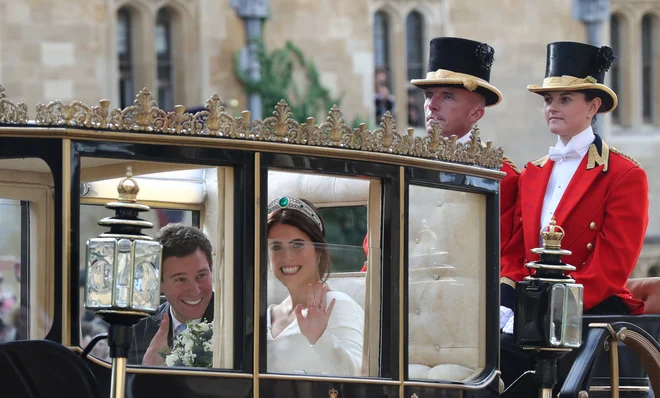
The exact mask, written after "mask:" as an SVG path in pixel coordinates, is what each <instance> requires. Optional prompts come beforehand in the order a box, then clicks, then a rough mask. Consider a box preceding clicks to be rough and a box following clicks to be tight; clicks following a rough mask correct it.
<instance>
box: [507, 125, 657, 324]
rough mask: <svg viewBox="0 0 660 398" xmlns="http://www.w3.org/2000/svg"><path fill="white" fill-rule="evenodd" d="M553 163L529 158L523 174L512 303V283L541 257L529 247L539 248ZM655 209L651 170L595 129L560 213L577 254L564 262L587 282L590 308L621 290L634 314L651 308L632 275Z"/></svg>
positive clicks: (510, 273) (511, 269) (567, 243)
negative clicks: (631, 285)
mask: <svg viewBox="0 0 660 398" xmlns="http://www.w3.org/2000/svg"><path fill="white" fill-rule="evenodd" d="M553 165H554V162H553V161H552V160H549V159H548V157H547V156H546V157H543V158H541V159H539V160H537V161H534V162H530V163H528V164H527V165H526V166H525V169H524V170H523V171H522V173H521V174H520V177H519V179H518V199H517V201H516V210H515V215H514V219H515V220H516V223H517V225H516V226H515V227H514V229H515V234H514V236H513V237H512V239H511V241H510V242H509V244H508V245H506V247H505V248H504V249H503V252H502V263H501V272H502V285H501V286H502V305H505V306H507V307H509V308H512V309H513V308H514V307H513V302H514V301H515V299H514V297H515V291H514V289H512V287H513V286H515V282H518V281H521V280H523V279H524V277H525V276H527V275H530V273H531V270H529V269H528V268H526V267H525V263H526V262H529V261H537V260H538V259H539V256H538V255H536V254H532V253H531V252H530V251H531V250H532V249H533V248H535V247H539V246H540V243H539V240H540V239H539V238H540V230H541V209H542V207H543V200H544V197H545V191H546V186H547V184H548V180H549V179H550V173H551V172H552V168H553ZM648 211H649V195H648V181H647V178H646V173H645V172H644V170H643V169H642V168H641V167H640V165H639V164H638V163H637V162H636V161H635V160H633V159H632V158H630V157H628V156H626V155H625V154H622V153H620V152H618V151H616V150H615V149H613V148H609V147H608V146H607V144H606V143H605V142H604V141H602V139H601V138H600V137H599V136H598V135H596V139H595V140H594V142H593V143H592V144H591V146H590V147H589V151H588V152H587V154H586V155H585V156H584V158H583V159H582V163H580V165H579V166H578V169H577V170H576V171H575V174H574V175H573V178H572V179H571V182H570V183H569V185H568V187H567V189H566V192H565V193H564V195H563V196H562V198H561V201H560V202H559V204H558V205H557V209H556V210H555V213H554V215H555V219H556V222H557V225H559V226H561V227H562V228H563V229H564V231H565V236H564V239H563V241H562V243H561V246H562V248H563V249H566V250H570V251H571V252H572V254H571V255H570V256H564V257H563V261H564V262H565V263H568V264H571V265H573V266H575V267H576V268H577V270H576V271H574V272H572V273H571V274H570V275H571V276H572V277H573V279H575V281H576V282H577V283H580V284H582V285H583V286H584V310H585V311H587V310H589V309H590V308H592V307H594V306H595V305H597V304H599V303H601V302H602V301H603V300H605V299H607V298H608V297H610V296H614V295H616V296H618V297H620V298H621V299H622V300H623V302H624V303H625V304H626V305H627V306H628V307H629V308H630V310H631V313H632V314H641V313H643V312H644V302H643V301H640V300H636V299H634V298H633V297H632V295H631V294H630V291H629V290H628V289H626V281H627V280H628V277H629V276H630V274H631V272H632V271H633V269H634V267H635V265H636V263H637V258H638V257H639V253H640V252H641V250H642V245H643V243H644V236H645V234H646V228H647V226H648V221H649V217H648ZM519 223H522V225H520V224H519Z"/></svg>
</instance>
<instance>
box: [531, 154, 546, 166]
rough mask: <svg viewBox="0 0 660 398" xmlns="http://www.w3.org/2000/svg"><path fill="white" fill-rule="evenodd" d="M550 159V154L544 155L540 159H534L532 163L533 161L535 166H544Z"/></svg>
mask: <svg viewBox="0 0 660 398" xmlns="http://www.w3.org/2000/svg"><path fill="white" fill-rule="evenodd" d="M548 159H550V157H549V156H548V155H545V156H544V157H542V158H538V159H536V160H534V161H533V162H531V163H532V164H533V165H534V166H539V167H543V166H545V164H546V163H547V162H548Z"/></svg>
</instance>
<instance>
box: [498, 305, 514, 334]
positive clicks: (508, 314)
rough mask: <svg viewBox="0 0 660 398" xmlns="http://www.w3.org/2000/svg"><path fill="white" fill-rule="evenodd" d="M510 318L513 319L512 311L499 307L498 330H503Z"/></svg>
mask: <svg viewBox="0 0 660 398" xmlns="http://www.w3.org/2000/svg"><path fill="white" fill-rule="evenodd" d="M510 318H513V311H512V310H511V309H510V308H509V307H505V306H503V305H500V329H502V328H504V326H505V325H506V323H507V322H508V321H509V319H510Z"/></svg>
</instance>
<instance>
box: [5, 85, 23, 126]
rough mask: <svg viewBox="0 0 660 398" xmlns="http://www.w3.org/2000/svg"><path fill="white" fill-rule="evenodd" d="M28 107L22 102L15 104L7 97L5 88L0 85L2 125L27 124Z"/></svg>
mask: <svg viewBox="0 0 660 398" xmlns="http://www.w3.org/2000/svg"><path fill="white" fill-rule="evenodd" d="M27 111H28V107H27V105H25V104H24V103H22V102H19V103H18V104H15V103H13V102H11V101H10V100H8V99H7V98H6V96H5V88H4V87H2V86H1V85H0V123H6V124H27V122H28V113H27Z"/></svg>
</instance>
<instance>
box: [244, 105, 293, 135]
mask: <svg viewBox="0 0 660 398" xmlns="http://www.w3.org/2000/svg"><path fill="white" fill-rule="evenodd" d="M256 122H257V123H253V126H254V129H255V130H256V131H255V136H256V138H257V139H258V140H267V141H278V142H291V143H295V144H298V143H300V140H299V135H300V124H299V123H298V122H297V121H296V120H295V119H294V118H293V115H292V114H291V108H290V107H289V104H287V103H286V101H284V100H280V102H278V103H277V105H275V110H274V111H273V116H271V117H268V118H266V119H264V120H263V121H262V122H260V123H258V121H256Z"/></svg>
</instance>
